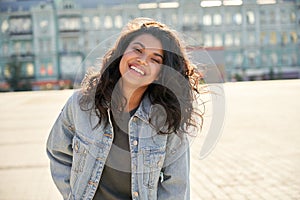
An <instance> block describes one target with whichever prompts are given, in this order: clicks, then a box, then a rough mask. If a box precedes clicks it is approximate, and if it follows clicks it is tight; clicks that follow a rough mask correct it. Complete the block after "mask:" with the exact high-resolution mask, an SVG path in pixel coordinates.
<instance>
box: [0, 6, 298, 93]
mask: <svg viewBox="0 0 300 200" xmlns="http://www.w3.org/2000/svg"><path fill="white" fill-rule="evenodd" d="M141 16H143V17H151V18H154V19H158V20H159V21H162V22H164V23H166V24H168V25H170V26H171V27H173V28H174V29H176V30H177V31H178V32H180V33H182V34H183V36H184V37H185V39H186V41H187V43H188V45H189V46H192V47H196V49H199V48H200V47H205V49H206V50H207V52H208V53H209V54H210V55H211V57H212V59H213V60H214V62H215V63H216V64H217V65H218V66H219V67H220V71H221V76H223V77H224V79H226V80H227V81H231V80H257V79H275V78H300V71H299V70H300V51H299V44H300V43H299V37H300V0H202V1H201V0H177V1H176V0H170V1H166V0H157V1H149V0H127V1H121V0H102V1H97V0H85V1H80V0H53V1H50V0H39V1H38V0H32V1H18V0H15V1H12V0H7V1H6V0H3V1H1V2H0V37H1V38H0V49H1V50H0V51H1V53H0V85H1V88H2V89H3V88H5V87H7V84H6V80H8V79H10V80H11V79H13V77H17V79H18V80H21V81H19V83H18V84H23V85H24V84H27V85H28V84H29V85H31V87H32V88H33V89H45V88H61V87H67V86H68V85H69V84H70V82H68V81H69V80H71V81H74V79H76V78H74V77H75V76H78V74H79V75H81V74H82V73H84V71H85V70H86V69H85V67H87V66H89V65H91V64H93V62H94V60H95V59H96V58H97V56H99V55H102V54H103V52H104V51H106V50H107V48H106V47H108V46H109V45H111V42H113V41H114V40H112V39H111V38H112V37H114V36H115V35H116V34H117V33H119V32H120V30H121V28H122V27H123V25H125V24H126V23H127V22H128V21H129V20H130V19H133V18H135V17H141ZM98 44H100V45H102V46H103V48H99V52H97V53H95V52H94V53H92V54H90V52H91V51H92V49H94V48H95V47H97V45H98ZM100 51H103V52H100ZM86 57H87V58H88V59H85V58H86ZM82 61H84V64H81V63H82Z"/></svg>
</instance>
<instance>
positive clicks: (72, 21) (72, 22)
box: [59, 17, 80, 31]
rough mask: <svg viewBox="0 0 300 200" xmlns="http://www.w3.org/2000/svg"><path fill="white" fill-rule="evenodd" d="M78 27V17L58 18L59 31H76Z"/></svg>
mask: <svg viewBox="0 0 300 200" xmlns="http://www.w3.org/2000/svg"><path fill="white" fill-rule="evenodd" d="M79 29H80V19H79V18H78V17H62V18H60V19H59V30H60V31H78V30H79Z"/></svg>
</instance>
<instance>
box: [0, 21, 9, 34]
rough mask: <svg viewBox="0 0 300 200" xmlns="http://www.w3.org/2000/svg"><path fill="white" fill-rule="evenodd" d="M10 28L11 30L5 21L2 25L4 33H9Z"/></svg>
mask: <svg viewBox="0 0 300 200" xmlns="http://www.w3.org/2000/svg"><path fill="white" fill-rule="evenodd" d="M8 28H9V25H8V22H7V20H4V21H3V22H2V25H1V31H2V33H6V32H7V31H8Z"/></svg>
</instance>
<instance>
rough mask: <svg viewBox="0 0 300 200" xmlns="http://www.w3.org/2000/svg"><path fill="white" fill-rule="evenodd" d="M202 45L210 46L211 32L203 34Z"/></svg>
mask: <svg viewBox="0 0 300 200" xmlns="http://www.w3.org/2000/svg"><path fill="white" fill-rule="evenodd" d="M204 46H206V47H211V46H212V37H211V34H205V35H204Z"/></svg>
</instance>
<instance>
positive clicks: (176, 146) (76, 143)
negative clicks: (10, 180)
mask: <svg viewBox="0 0 300 200" xmlns="http://www.w3.org/2000/svg"><path fill="white" fill-rule="evenodd" d="M80 95H81V93H80V91H76V92H75V93H74V94H73V95H72V96H71V97H70V98H69V100H68V102H67V103H66V105H65V106H64V108H63V109H62V112H61V113H60V115H59V117H58V119H57V120H56V122H55V124H54V125H53V128H52V130H51V132H50V135H49V138H48V141H47V154H48V157H49V158H50V168H51V173H52V178H53V180H54V182H55V184H56V186H57V188H58V189H59V191H60V192H61V194H62V196H63V198H64V199H69V200H73V199H74V200H75V199H76V200H79V199H93V196H94V195H95V192H96V190H97V187H98V184H99V181H100V178H101V174H102V171H103V168H104V165H105V161H106V159H107V156H108V153H109V151H110V148H111V146H112V142H113V128H112V124H111V120H110V119H109V122H110V123H109V125H108V126H106V127H105V126H104V124H101V125H100V126H99V127H97V128H95V125H96V124H97V123H98V120H99V118H98V117H97V116H96V113H95V112H94V111H82V110H81V109H80V106H79V98H80ZM152 108H153V107H152V106H151V104H150V101H149V100H148V99H147V98H144V99H143V101H142V103H141V104H140V106H139V108H138V109H137V111H136V113H135V114H134V115H133V116H132V117H131V118H130V120H129V134H128V135H129V136H128V137H129V146H130V155H131V173H132V175H131V191H132V199H135V200H137V199H141V200H146V199H149V200H154V199H162V200H168V199H172V200H176V199H178V200H185V199H189V198H190V197H189V196H190V194H189V193H190V184H189V144H188V139H187V137H186V136H185V134H182V136H178V135H177V134H174V133H173V134H168V135H166V134H164V135H163V134H160V135H159V134H157V133H156V131H155V130H154V129H153V128H152V126H151V125H150V124H149V123H148V122H149V116H151V114H153V112H154V109H152Z"/></svg>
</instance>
